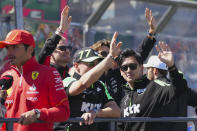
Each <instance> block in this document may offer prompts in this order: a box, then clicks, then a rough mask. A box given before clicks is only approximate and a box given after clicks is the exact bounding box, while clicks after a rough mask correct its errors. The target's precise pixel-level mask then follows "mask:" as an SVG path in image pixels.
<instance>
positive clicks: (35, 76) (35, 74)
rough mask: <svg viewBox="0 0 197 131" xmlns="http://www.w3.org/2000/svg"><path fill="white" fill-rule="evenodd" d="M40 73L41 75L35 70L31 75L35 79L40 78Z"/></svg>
mask: <svg viewBox="0 0 197 131" xmlns="http://www.w3.org/2000/svg"><path fill="white" fill-rule="evenodd" d="M38 75H39V72H37V71H33V72H32V74H31V77H32V79H33V80H35V79H37V78H38Z"/></svg>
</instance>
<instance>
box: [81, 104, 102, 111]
mask: <svg viewBox="0 0 197 131" xmlns="http://www.w3.org/2000/svg"><path fill="white" fill-rule="evenodd" d="M100 108H101V104H92V103H88V102H83V103H82V106H81V111H82V112H89V111H91V110H93V109H96V110H99V109H100Z"/></svg>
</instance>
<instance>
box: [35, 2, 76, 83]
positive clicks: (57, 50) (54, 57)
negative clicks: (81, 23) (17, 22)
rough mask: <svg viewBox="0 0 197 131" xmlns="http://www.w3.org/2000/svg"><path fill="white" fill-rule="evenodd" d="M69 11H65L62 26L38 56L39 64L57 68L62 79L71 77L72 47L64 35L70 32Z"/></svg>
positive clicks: (67, 8)
mask: <svg viewBox="0 0 197 131" xmlns="http://www.w3.org/2000/svg"><path fill="white" fill-rule="evenodd" d="M69 9H70V8H69V7H68V6H66V7H65V8H64V9H63V11H62V13H61V20H60V26H59V27H58V28H57V30H56V32H55V34H54V35H53V36H52V37H51V38H49V39H47V41H46V42H45V45H44V47H43V48H42V50H41V51H40V53H39V55H38V62H39V63H40V64H45V65H48V66H49V65H50V66H51V67H55V68H56V69H57V71H58V72H59V73H60V75H61V77H62V79H64V78H66V77H68V76H69V74H68V70H69V67H68V63H69V62H70V59H71V58H70V57H71V56H70V55H71V52H72V47H71V46H69V45H68V44H67V41H66V39H65V38H64V37H63V34H64V32H65V31H67V30H68V28H69V26H70V22H71V19H72V17H71V16H68V13H69Z"/></svg>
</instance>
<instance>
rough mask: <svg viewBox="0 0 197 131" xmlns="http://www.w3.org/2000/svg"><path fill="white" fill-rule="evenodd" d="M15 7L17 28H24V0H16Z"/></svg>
mask: <svg viewBox="0 0 197 131" xmlns="http://www.w3.org/2000/svg"><path fill="white" fill-rule="evenodd" d="M14 9H15V26H16V29H24V27H23V4H22V0H14Z"/></svg>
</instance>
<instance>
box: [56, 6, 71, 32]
mask: <svg viewBox="0 0 197 131" xmlns="http://www.w3.org/2000/svg"><path fill="white" fill-rule="evenodd" d="M69 10H70V7H69V6H65V7H64V9H63V10H62V13H61V20H60V25H59V29H60V30H61V31H63V32H65V31H66V30H68V28H69V26H70V23H71V21H72V16H68V13H69Z"/></svg>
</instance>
